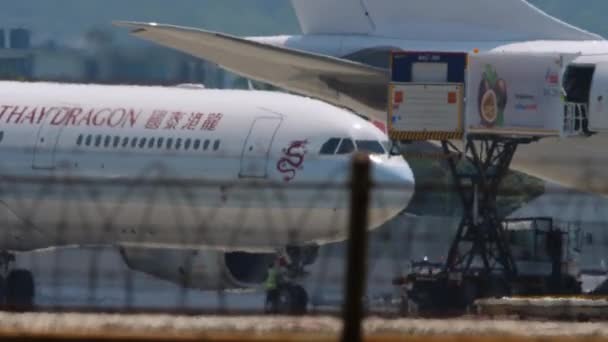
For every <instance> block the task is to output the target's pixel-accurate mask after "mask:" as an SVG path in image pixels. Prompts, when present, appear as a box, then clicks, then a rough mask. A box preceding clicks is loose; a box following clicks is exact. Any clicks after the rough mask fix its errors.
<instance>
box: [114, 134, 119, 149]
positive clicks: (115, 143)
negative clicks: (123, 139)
mask: <svg viewBox="0 0 608 342" xmlns="http://www.w3.org/2000/svg"><path fill="white" fill-rule="evenodd" d="M118 145H120V137H119V136H114V144H113V146H114V148H117V147H118Z"/></svg>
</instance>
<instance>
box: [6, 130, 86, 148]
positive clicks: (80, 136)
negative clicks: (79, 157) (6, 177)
mask: <svg viewBox="0 0 608 342" xmlns="http://www.w3.org/2000/svg"><path fill="white" fill-rule="evenodd" d="M80 137H82V135H80ZM2 140H4V131H0V142H2ZM80 141H82V138H81V139H80ZM78 145H80V144H78Z"/></svg>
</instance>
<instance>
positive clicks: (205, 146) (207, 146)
mask: <svg viewBox="0 0 608 342" xmlns="http://www.w3.org/2000/svg"><path fill="white" fill-rule="evenodd" d="M208 148H209V140H205V143H204V144H203V150H205V151H207V149H208Z"/></svg>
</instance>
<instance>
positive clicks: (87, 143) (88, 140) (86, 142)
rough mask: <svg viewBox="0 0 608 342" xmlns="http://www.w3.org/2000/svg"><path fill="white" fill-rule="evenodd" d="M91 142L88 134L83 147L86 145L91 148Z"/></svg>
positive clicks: (91, 138) (91, 137)
mask: <svg viewBox="0 0 608 342" xmlns="http://www.w3.org/2000/svg"><path fill="white" fill-rule="evenodd" d="M92 140H93V136H91V135H90V134H89V135H87V139H86V141H85V142H84V143H85V145H87V146H91V141H92Z"/></svg>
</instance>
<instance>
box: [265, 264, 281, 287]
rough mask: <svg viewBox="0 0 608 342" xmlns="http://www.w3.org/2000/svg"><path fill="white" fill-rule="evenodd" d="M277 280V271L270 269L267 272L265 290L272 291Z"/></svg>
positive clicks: (276, 284)
mask: <svg viewBox="0 0 608 342" xmlns="http://www.w3.org/2000/svg"><path fill="white" fill-rule="evenodd" d="M278 280H279V271H278V270H277V269H276V268H274V267H273V268H271V269H269V270H268V277H267V278H266V283H265V284H264V285H265V286H266V290H274V289H276V288H277V286H278Z"/></svg>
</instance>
